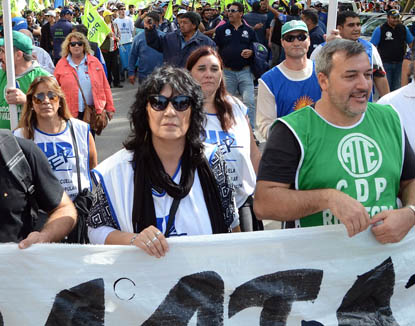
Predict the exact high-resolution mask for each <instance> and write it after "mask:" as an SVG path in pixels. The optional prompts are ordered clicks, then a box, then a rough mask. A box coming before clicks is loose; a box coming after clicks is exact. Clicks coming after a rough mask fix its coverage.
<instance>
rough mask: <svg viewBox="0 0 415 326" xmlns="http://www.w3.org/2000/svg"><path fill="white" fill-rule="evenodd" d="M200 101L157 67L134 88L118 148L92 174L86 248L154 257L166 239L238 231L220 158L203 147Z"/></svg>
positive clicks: (187, 85)
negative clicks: (127, 130)
mask: <svg viewBox="0 0 415 326" xmlns="http://www.w3.org/2000/svg"><path fill="white" fill-rule="evenodd" d="M204 121H205V117H204V114H203V95H202V91H201V89H200V86H198V85H197V84H196V83H195V82H194V81H193V79H192V77H191V76H190V75H189V73H188V72H186V71H184V70H181V69H179V68H173V67H170V66H164V67H161V68H159V69H157V70H155V71H154V72H153V73H152V74H151V75H150V76H149V77H148V78H147V79H145V81H144V82H143V83H142V84H141V85H140V87H139V89H138V91H137V95H136V101H135V103H134V104H133V106H132V109H131V112H130V122H131V126H132V132H131V134H130V136H129V138H128V139H127V141H126V142H125V143H124V146H125V149H122V150H121V151H119V152H117V153H116V154H114V155H113V156H111V157H110V158H108V159H107V160H105V161H104V162H102V163H101V164H100V165H99V166H98V167H97V168H96V169H95V170H93V172H94V173H95V175H96V176H98V177H99V179H100V183H99V185H98V187H97V189H96V192H95V197H96V198H95V203H94V205H93V207H92V209H91V212H90V217H89V219H88V226H89V238H90V241H91V242H92V243H101V244H102V243H105V244H124V245H135V246H137V247H139V248H141V249H143V250H145V251H146V252H147V253H148V254H150V255H153V256H156V257H161V256H164V254H165V253H166V251H167V250H168V245H167V242H166V239H165V238H166V237H169V236H181V235H200V234H212V233H225V232H229V231H230V230H231V229H236V230H238V229H239V227H238V224H239V220H238V217H237V213H236V209H235V203H234V197H233V189H232V185H231V183H230V182H229V181H228V179H227V175H226V168H225V164H224V161H223V159H222V157H221V153H220V152H219V151H217V150H216V146H206V147H205V146H204V145H203V142H202V139H201V134H202V130H203V124H204Z"/></svg>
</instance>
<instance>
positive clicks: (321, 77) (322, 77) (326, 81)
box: [317, 72, 330, 91]
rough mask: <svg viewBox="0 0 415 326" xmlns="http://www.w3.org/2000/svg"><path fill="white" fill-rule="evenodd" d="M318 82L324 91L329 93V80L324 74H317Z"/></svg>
mask: <svg viewBox="0 0 415 326" xmlns="http://www.w3.org/2000/svg"><path fill="white" fill-rule="evenodd" d="M317 80H318V83H319V85H320V88H321V90H322V91H327V89H328V88H329V84H330V83H329V78H328V77H327V76H326V75H325V74H324V73H322V72H319V73H318V74H317Z"/></svg>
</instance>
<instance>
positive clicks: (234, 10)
mask: <svg viewBox="0 0 415 326" xmlns="http://www.w3.org/2000/svg"><path fill="white" fill-rule="evenodd" d="M227 11H228V12H231V13H235V12H239V10H236V9H228V10H227Z"/></svg>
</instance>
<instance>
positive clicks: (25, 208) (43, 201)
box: [0, 138, 63, 242]
mask: <svg viewBox="0 0 415 326" xmlns="http://www.w3.org/2000/svg"><path fill="white" fill-rule="evenodd" d="M17 142H18V143H19V145H20V147H21V148H22V151H23V153H24V155H25V156H26V159H27V161H28V163H29V165H30V167H31V169H32V174H33V184H34V186H35V199H36V202H37V205H38V206H39V208H40V209H42V210H44V211H46V212H50V211H52V210H53V209H55V208H56V207H57V206H58V205H59V203H60V202H61V200H62V195H63V188H62V187H61V185H60V184H59V181H58V180H57V179H56V178H55V176H54V175H53V172H52V170H51V169H50V166H49V163H48V161H47V159H46V157H45V155H44V154H43V153H42V151H41V150H40V149H39V148H38V147H37V146H36V144H35V143H34V142H33V141H31V140H27V139H21V138H17ZM0 216H1V219H0V242H18V241H20V240H22V239H24V238H25V237H26V236H27V235H28V234H29V233H30V232H31V231H33V230H32V229H31V222H30V221H31V216H30V204H29V200H28V198H27V195H26V194H25V192H24V190H23V189H22V188H21V186H20V185H19V183H18V182H17V181H16V179H15V178H14V176H13V175H12V174H11V173H10V172H9V171H8V169H7V168H6V166H5V162H4V160H3V158H2V157H1V155H0Z"/></svg>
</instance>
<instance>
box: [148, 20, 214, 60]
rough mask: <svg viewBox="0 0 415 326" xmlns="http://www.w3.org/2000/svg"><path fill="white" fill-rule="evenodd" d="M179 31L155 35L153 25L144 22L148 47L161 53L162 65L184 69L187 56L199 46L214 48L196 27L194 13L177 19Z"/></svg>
mask: <svg viewBox="0 0 415 326" xmlns="http://www.w3.org/2000/svg"><path fill="white" fill-rule="evenodd" d="M178 21H179V26H180V29H179V30H177V31H175V32H170V33H167V34H165V35H160V34H159V33H157V31H156V29H155V26H154V24H153V23H152V21H149V20H148V19H145V20H144V27H145V36H146V41H147V44H148V45H149V46H151V47H152V48H153V49H155V50H157V51H159V52H161V53H163V57H164V58H163V60H164V63H167V64H169V65H172V66H176V67H184V66H185V65H186V61H187V58H188V57H189V55H190V54H191V53H192V52H193V51H194V50H196V49H197V48H199V47H201V46H211V47H213V48H214V47H216V44H215V42H213V41H212V40H211V39H210V38H209V37H207V36H206V35H204V34H202V33H201V32H200V31H199V30H198V27H199V25H200V16H199V15H198V14H197V13H194V12H186V13H184V14H182V15H179V17H178Z"/></svg>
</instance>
